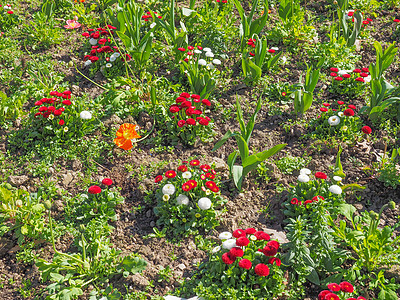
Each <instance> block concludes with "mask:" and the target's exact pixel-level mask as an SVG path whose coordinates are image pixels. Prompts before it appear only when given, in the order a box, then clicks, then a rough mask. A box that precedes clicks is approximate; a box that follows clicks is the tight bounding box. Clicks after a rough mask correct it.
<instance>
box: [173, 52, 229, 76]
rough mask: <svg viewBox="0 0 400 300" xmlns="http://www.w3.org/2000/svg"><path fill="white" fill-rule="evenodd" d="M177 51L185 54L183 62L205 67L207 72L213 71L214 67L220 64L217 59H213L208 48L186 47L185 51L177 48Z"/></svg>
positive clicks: (212, 54)
mask: <svg viewBox="0 0 400 300" xmlns="http://www.w3.org/2000/svg"><path fill="white" fill-rule="evenodd" d="M178 50H179V51H180V52H182V53H184V54H185V58H184V59H183V61H184V62H187V63H189V64H196V65H198V66H201V67H206V68H207V69H208V70H213V69H215V65H220V64H221V61H220V60H219V59H218V58H214V57H215V55H214V53H213V52H212V50H211V49H210V48H203V47H201V46H196V47H194V46H188V47H187V49H186V48H183V47H179V48H178ZM186 73H187V72H186Z"/></svg>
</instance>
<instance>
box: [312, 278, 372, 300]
mask: <svg viewBox="0 0 400 300" xmlns="http://www.w3.org/2000/svg"><path fill="white" fill-rule="evenodd" d="M353 293H354V286H353V285H352V284H351V283H350V282H347V281H343V282H341V283H339V284H337V283H329V284H328V289H327V290H323V291H322V292H320V293H319V294H318V300H366V299H365V298H364V297H362V296H358V297H357V298H356V296H355V295H354V296H353V295H349V294H353Z"/></svg>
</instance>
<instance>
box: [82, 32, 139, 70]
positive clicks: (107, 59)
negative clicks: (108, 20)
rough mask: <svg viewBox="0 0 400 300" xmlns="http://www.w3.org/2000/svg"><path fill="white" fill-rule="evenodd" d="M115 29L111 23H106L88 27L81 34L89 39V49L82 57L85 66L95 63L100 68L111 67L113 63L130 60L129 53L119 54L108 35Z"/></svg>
mask: <svg viewBox="0 0 400 300" xmlns="http://www.w3.org/2000/svg"><path fill="white" fill-rule="evenodd" d="M115 29H117V28H116V27H114V26H112V25H106V26H104V27H100V28H97V29H92V28H89V29H88V30H87V32H84V33H82V36H84V37H86V38H87V39H88V40H89V44H90V47H91V48H90V49H91V50H90V51H89V52H87V53H86V54H85V56H84V58H83V60H84V61H85V64H84V65H85V66H90V65H91V64H96V67H99V66H100V70H102V71H103V70H105V69H108V68H111V67H112V66H113V65H115V64H118V63H119V62H120V63H123V62H125V61H130V60H131V56H130V55H129V54H125V55H121V53H120V52H119V49H118V47H117V46H113V44H112V40H111V38H110V35H112V34H114V31H113V30H115Z"/></svg>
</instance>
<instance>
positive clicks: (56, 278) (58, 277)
mask: <svg viewBox="0 0 400 300" xmlns="http://www.w3.org/2000/svg"><path fill="white" fill-rule="evenodd" d="M50 280H52V281H56V282H59V283H61V282H64V280H65V279H64V276H62V275H61V274H58V273H50Z"/></svg>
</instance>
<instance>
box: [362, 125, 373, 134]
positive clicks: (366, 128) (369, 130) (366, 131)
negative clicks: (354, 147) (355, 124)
mask: <svg viewBox="0 0 400 300" xmlns="http://www.w3.org/2000/svg"><path fill="white" fill-rule="evenodd" d="M361 131H362V132H364V133H365V134H371V132H372V129H371V127H369V126H364V127H363V128H361Z"/></svg>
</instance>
